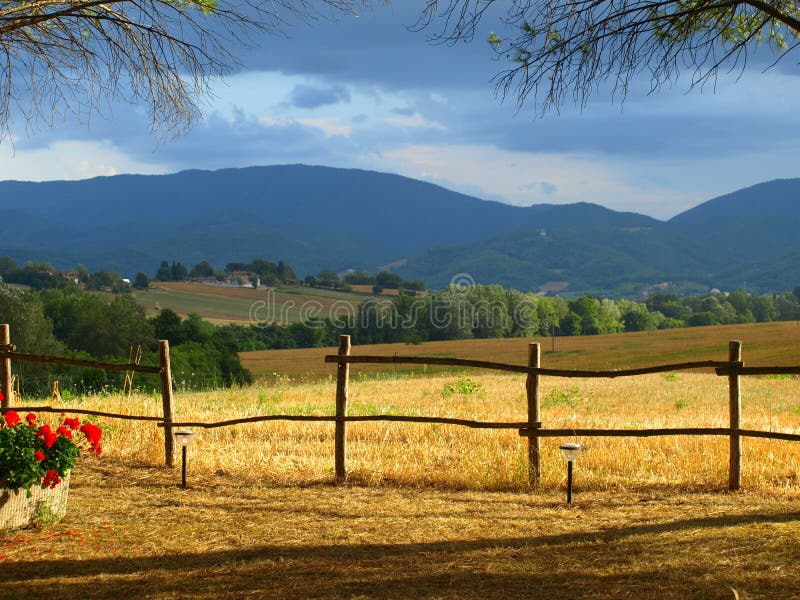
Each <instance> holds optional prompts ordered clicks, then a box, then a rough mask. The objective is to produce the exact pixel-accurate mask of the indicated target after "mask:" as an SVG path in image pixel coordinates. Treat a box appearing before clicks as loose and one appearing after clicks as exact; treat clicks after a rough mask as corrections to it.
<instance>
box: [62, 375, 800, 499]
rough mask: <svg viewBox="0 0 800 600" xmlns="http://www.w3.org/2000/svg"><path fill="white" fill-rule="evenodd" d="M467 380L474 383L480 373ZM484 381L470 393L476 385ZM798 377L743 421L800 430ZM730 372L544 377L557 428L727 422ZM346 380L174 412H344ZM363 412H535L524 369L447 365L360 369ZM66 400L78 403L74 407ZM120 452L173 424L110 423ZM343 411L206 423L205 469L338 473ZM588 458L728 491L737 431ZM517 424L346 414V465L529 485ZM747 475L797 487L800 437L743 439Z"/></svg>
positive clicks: (778, 386)
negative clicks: (340, 405) (371, 372)
mask: <svg viewBox="0 0 800 600" xmlns="http://www.w3.org/2000/svg"><path fill="white" fill-rule="evenodd" d="M468 384H469V385H468ZM475 385H477V386H478V389H476V390H474V391H472V392H470V391H469V389H470V388H471V386H475ZM798 392H800V380H799V379H797V378H776V377H772V378H763V377H762V378H756V377H750V378H743V400H742V405H743V409H742V426H743V427H744V428H747V429H762V430H774V431H785V432H793V433H797V432H800V401H798ZM727 394H728V388H727V379H726V378H724V377H717V376H715V375H713V374H706V373H675V374H672V373H670V374H662V375H652V376H644V377H635V378H622V379H614V380H597V379H577V380H576V379H560V378H549V377H545V378H543V383H542V389H541V404H542V413H541V420H542V422H543V424H544V426H545V427H547V428H570V427H574V428H592V427H594V428H659V427H726V426H728V424H729V422H728V408H727V406H728V399H727V398H728V395H727ZM334 399H335V383H334V382H333V381H332V380H331V381H328V382H317V383H301V384H297V383H287V382H284V383H281V384H278V385H274V386H253V387H248V388H242V389H234V390H216V391H210V392H204V393H180V392H179V393H178V394H177V396H176V409H175V410H176V416H175V418H176V420H177V421H178V422H180V421H201V422H215V421H222V420H226V419H231V418H238V417H249V416H256V415H267V414H305V415H332V414H334ZM160 402H161V401H160V398H159V397H157V396H133V397H132V398H130V399H120V398H117V397H113V396H104V397H93V398H86V399H84V400H83V401H82V402H81V406H82V407H84V408H88V407H91V408H95V409H98V410H109V411H120V410H127V411H130V413H131V414H149V415H157V414H159V410H160ZM349 408H350V410H349V412H350V414H351V415H363V414H368V415H374V414H392V415H416V416H419V415H422V416H442V417H455V418H467V419H477V420H483V421H509V422H520V421H525V420H526V418H527V416H526V399H525V385H524V377H523V376H519V375H506V374H499V375H482V376H476V375H474V374H473V375H464V374H440V375H437V376H428V377H417V376H408V375H403V376H399V377H398V378H396V379H395V378H379V379H363V378H362V380H359V379H356V380H354V381H352V382H351V384H350V399H349ZM65 410H69V409H68V407H67V406H65ZM103 424H104V427H105V429H106V434H105V435H106V441H105V448H106V451H107V453H108V454H109V456H111V457H115V458H120V459H122V460H126V461H134V462H137V463H145V464H153V465H157V464H159V462H160V461H161V460H163V459H162V456H163V438H162V430H160V429H158V428H157V427H156V426H155V425H151V424H142V423H139V422H123V421H113V422H112V421H105V422H104V423H103ZM333 431H334V427H333V424H332V423H307V422H303V423H298V422H283V421H272V422H267V423H255V424H245V425H237V426H232V427H225V428H218V429H205V430H203V429H200V430H198V435H197V438H198V439H197V442H196V444H195V445H194V446H193V447H192V448H191V457H192V459H191V463H192V471H193V472H203V473H211V474H217V475H225V476H233V477H236V478H238V479H240V480H243V481H251V482H268V483H270V484H273V485H295V484H297V485H305V484H312V483H320V482H331V481H332V480H333V473H332V467H333ZM564 441H567V440H566V439H561V438H545V439H542V441H541V445H542V485H543V486H544V488H545V489H550V490H552V489H557V488H558V487H559V486H560V485H562V484H563V481H564V464H563V461H562V460H561V458H560V456H559V452H558V446H559V444H560V443H562V442H564ZM569 441H578V442H580V443H582V444H583V445H584V446H585V448H586V450H585V452H584V454H583V455H582V456H581V458H580V461H579V463H578V464H577V466H576V483H577V485H578V486H579V487H580V488H581V489H583V490H611V489H621V488H630V489H643V488H649V487H652V486H661V487H667V488H674V489H724V488H725V487H726V485H727V465H728V440H727V438H725V437H688V436H680V437H653V438H588V437H587V438H581V437H580V436H578V437H570V438H569ZM526 443H527V441H526V440H525V439H524V438H520V437H519V435H518V433H517V431H516V430H515V429H511V430H473V429H466V428H463V427H457V426H450V425H429V424H409V423H385V422H378V423H375V422H370V423H350V424H348V471H349V477H350V480H351V481H353V482H356V483H360V484H366V485H374V484H383V483H391V484H397V485H403V486H433V487H441V488H448V489H471V490H526V489H528V483H527V482H528V479H527V454H526ZM743 446H744V458H743V486H744V487H745V488H747V489H760V490H768V491H771V492H778V491H783V490H794V489H797V487H798V473H799V472H800V444H798V443H796V442H784V441H775V440H764V439H751V438H745V439H744V440H743Z"/></svg>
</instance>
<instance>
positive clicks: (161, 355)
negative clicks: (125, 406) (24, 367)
mask: <svg viewBox="0 0 800 600" xmlns="http://www.w3.org/2000/svg"><path fill="white" fill-rule="evenodd" d="M12 360H17V361H21V362H32V363H42V364H59V365H68V366H72V367H89V368H92V369H102V370H105V371H128V372H131V371H133V372H137V373H151V374H154V375H159V382H160V386H161V401H162V416H161V417H150V416H138V415H123V414H119V413H101V412H98V411H90V410H84V409H72V408H70V412H74V413H77V414H88V415H96V416H102V417H108V418H112V419H125V420H131V421H159V426H163V427H164V463H165V464H166V465H167V466H169V467H171V466H172V465H174V464H175V440H174V438H173V437H172V420H173V404H174V400H173V392H172V376H171V371H170V363H169V341H167V340H159V341H158V363H159V364H158V366H157V367H156V366H148V365H138V364H120V363H112V362H103V361H95V360H84V359H79V358H67V357H65V356H47V355H39V354H26V353H24V352H17V351H16V347H15V346H14V345H13V344H12V343H11V330H10V327H9V326H8V324H2V325H0V390H2V392H3V397H2V401H0V410H2V412H6V411H7V410H10V409H11V407H12V406H13V404H14V390H13V389H12V385H11V361H12ZM20 409H21V410H37V411H40V412H64V409H53V408H52V407H38V408H33V409H26V408H20Z"/></svg>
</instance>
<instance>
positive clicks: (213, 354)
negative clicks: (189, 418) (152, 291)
mask: <svg viewBox="0 0 800 600" xmlns="http://www.w3.org/2000/svg"><path fill="white" fill-rule="evenodd" d="M0 322H1V323H8V324H9V325H10V326H11V336H12V343H14V344H15V345H16V346H17V350H19V351H20V352H28V353H32V354H44V355H58V356H66V357H71V358H85V359H97V360H110V361H116V362H128V361H129V360H131V356H132V355H135V354H136V351H137V349H138V348H139V347H141V349H142V364H157V362H158V358H157V340H159V339H168V340H169V341H170V358H171V366H172V373H173V378H174V380H175V384H176V386H178V387H183V388H187V389H196V388H214V387H226V386H232V385H242V384H246V383H250V382H251V381H252V377H251V375H250V373H249V371H247V370H246V369H244V368H243V367H242V364H241V361H240V360H239V355H238V351H239V349H238V345H237V343H236V341H235V340H234V339H233V338H232V337H231V336H230V334H229V332H227V331H225V330H223V329H220V328H218V327H215V326H214V325H212V324H211V323H208V322H206V321H204V320H203V319H202V318H200V317H199V316H198V315H189V316H188V317H186V318H181V317H180V316H178V315H177V314H176V313H174V312H173V311H171V310H169V309H164V310H161V311H160V312H159V313H158V314H157V315H155V316H152V317H148V316H147V315H146V313H145V309H144V307H142V306H141V305H139V304H137V303H136V301H135V300H134V298H133V297H132V296H131V295H127V294H124V295H116V296H113V297H112V298H109V297H108V296H103V295H100V294H95V293H90V292H88V291H85V290H83V289H82V288H80V287H78V286H74V285H73V286H67V287H59V288H51V289H46V290H42V291H23V290H20V289H17V288H14V287H11V286H8V285H0ZM12 366H13V369H14V374H15V375H16V376H17V377H18V381H19V384H20V391H21V392H22V394H23V395H35V396H41V395H46V394H47V393H48V392H49V391H50V387H51V385H52V381H53V380H54V379H57V380H59V382H60V383H61V388H62V389H69V390H73V393H74V392H75V391H77V392H81V393H87V392H102V391H104V390H111V389H119V388H121V387H122V381H123V378H124V373H119V372H105V371H100V370H97V369H89V368H80V367H66V366H62V365H38V364H26V363H22V362H14V361H12ZM137 378H138V379H137V386H139V387H140V388H142V389H156V388H157V387H158V382H157V380H156V379H155V376H149V375H139V374H137Z"/></svg>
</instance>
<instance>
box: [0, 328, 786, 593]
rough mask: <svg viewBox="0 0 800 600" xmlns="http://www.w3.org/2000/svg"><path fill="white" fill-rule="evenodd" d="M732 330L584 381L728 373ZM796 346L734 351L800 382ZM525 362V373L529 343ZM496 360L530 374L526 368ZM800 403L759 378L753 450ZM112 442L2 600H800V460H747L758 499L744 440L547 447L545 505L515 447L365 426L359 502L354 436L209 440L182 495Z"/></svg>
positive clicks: (749, 412) (456, 433)
mask: <svg viewBox="0 0 800 600" xmlns="http://www.w3.org/2000/svg"><path fill="white" fill-rule="evenodd" d="M794 326H795V327H796V324H794ZM764 327H765V328H766V327H767V326H764ZM719 329H720V330H719V331H716V328H714V336H717V337H714V336H709V338H708V339H706V336H705V335H703V336H702V337H701V336H700V335H698V330H689V331H690V332H691V333H694V335H695V337H694V339H696V340H702V342H701V343H699V344H698V345H697V348H696V349H694V350H693V349H692V347H691V344H690V343H689V338H683V339H682V340H674V339H672V338H669V339H664V340H661V343H659V345H658V349H657V350H656V349H649V347H648V344H647V341H648V340H652V339H654V338H656V337H657V336H656V335H654V336H646V335H645V336H642V337H641V338H638V337H637V336H636V335H631V334H628V336H624V337H620V338H619V341H620V344H621V343H622V341H623V340H625V339H631V340H632V341H631V344H632V348H630V347H628V346H627V345H625V347H621V348H613V349H610V348H611V346H610V344H608V343H607V344H606V351H605V352H603V351H602V348H601V347H600V346H599V345H598V346H597V347H593V348H592V349H589V348H586V347H585V348H584V352H574V353H572V354H569V353H568V354H566V356H565V357H564V358H563V360H567V359H568V358H570V357H580V358H585V357H587V356H588V357H590V358H591V360H593V361H596V362H595V363H594V364H593V365H591V366H597V367H601V366H633V365H635V364H641V363H647V364H652V362H654V361H655V362H659V361H661V360H663V359H664V358H665V357H672V359H674V360H687V359H695V358H725V348H726V345H727V340H728V339H729V337H730V334H731V333H734V330H731V329H725V328H719ZM750 329H751V330H759V329H761V327H751V328H750ZM792 331H793V330H791V328H790V327H789V326H788V325H786V324H784V327H783V328H781V329H772V330H769V331H764V332H760V333H759V334H758V335H756V334H752V336H751V337H750V338H749V341H748V338H747V337H745V336H743V335H739V336H736V335H734V336H733V337H742V338H743V339H744V340H745V358H746V359H748V357H749V356H750V354H753V355H755V356H760V357H761V359H759V360H757V359H755V358H753V359H752V360H750V364H756V363H758V364H762V363H770V364H772V363H776V362H783V363H784V364H788V363H790V362H792V361H793V360H794V359H795V357H796V354H793V352H794V353H796V352H797V348H796V347H794V346H797V345H798V344H797V337H794V338H792ZM666 333H669V334H670V335H675V334H677V333H680V332H666ZM738 333H740V334H741V333H747V331H744V330H739V331H738ZM751 333H752V331H751ZM794 335H795V336H797V333H794ZM717 338H718V339H717ZM607 339H608V338H607ZM767 339H771V340H772V344H771V345H768V344H766V341H765V340H767ZM758 340H761V341H762V344H763V346H759V345H758V343H757V341H758ZM501 341H502V340H501ZM501 341H497V342H494V343H498V344H499V343H500V342H501ZM577 341H578V340H576V342H577ZM586 341H588V342H591V341H592V340H591V339H590V338H586ZM612 341H613V339H612ZM514 342H515V344H516V345H515V346H513V348H514V356H515V357H516V356H518V355H519V357H520V358H523V357H524V356H525V343H526V341H525V340H515V341H514ZM568 342H569V340H565V339H557V340H556V344H557V349H560V347H559V346H558V345H559V344H565V346H564V351H565V352H568V347H567V346H566V344H567V343H568ZM483 344H484V342H482V341H473V342H472V346H473V351H474V352H476V353H481V352H483V353H484V354H482V355H481V357H483V358H486V357H488V356H487V353H488V352H489V350H481V349H480V348H479V347H481V346H483ZM637 344H638V345H637ZM467 347H468V346H464V347H462V348H461V350H464V349H466V348H467ZM759 348H760V349H759ZM413 349H414V350H417V348H416V347H415V348H413ZM369 351H374V352H378V351H379V352H381V353H382V352H384V350H383V349H378V350H376V349H374V348H370V349H369ZM712 351H713V352H712ZM707 353H712V354H713V356H707ZM759 353H761V354H759ZM776 353H777V354H776ZM457 354H458V355H460V356H463V355H464V354H465V353H464V352H458V353H457ZM642 355H644V356H642ZM601 357H602V358H601ZM491 358H492V359H494V360H506V359H509V360H511V358H510V351H509V354H506V355H503V354H500V352H499V348H498V349H496V351H495V352H493V353H492V354H491ZM635 359H640V361H641V362H636V361H635ZM597 361H599V362H597ZM514 362H524V360H516V361H514ZM543 362H544V364H545V365H547V364H549V357H548V355H547V354H545V356H544V361H543ZM566 364H568V365H573V363H571V362H570V363H566ZM562 366H563V365H562ZM318 374H320V373H318ZM312 379H313V378H312ZM798 392H800V379H799V378H796V377H778V376H773V377H750V378H744V381H743V392H742V405H743V411H742V415H743V417H742V418H743V427H745V428H755V429H772V430H778V431H789V432H795V433H797V432H800V400H798V398H799V397H800V395H799V394H798ZM334 397H335V384H334V382H333V381H332V380H326V379H322V380H320V379H316V380H310V381H308V382H298V381H290V378H287V377H281V378H279V379H276V380H275V381H273V382H271V383H269V384H267V383H262V384H260V385H257V386H253V387H248V388H242V389H233V390H217V391H209V392H203V393H196V392H195V393H186V392H180V391H179V392H178V393H177V395H176V413H177V417H176V418H177V419H178V420H179V421H180V420H185V421H194V420H197V421H202V422H212V421H219V420H223V419H228V418H233V417H240V416H253V415H262V414H328V415H330V414H333V412H334ZM541 397H542V421H543V422H544V423H545V424H546V426H547V427H553V428H557V427H563V428H569V427H581V426H585V427H617V428H621V427H681V426H712V427H713V426H725V425H726V424H727V403H728V400H727V381H726V380H725V378H720V377H717V376H715V375H714V374H711V373H683V372H679V373H664V374H660V375H650V376H645V377H637V378H626V379H613V380H590V379H569V380H566V379H558V378H552V377H544V378H543V381H542V390H541ZM75 402H77V403H78V404H77V405H79V406H80V407H81V408H95V409H99V410H113V411H122V412H130V413H131V414H152V415H156V414H158V412H159V406H160V398H158V397H157V396H154V395H142V394H139V395H133V396H132V397H130V398H120V397H115V396H108V395H105V396H96V397H87V398H78V399H76V400H75ZM525 407H526V402H525V385H524V377H523V376H520V375H509V374H491V373H480V374H478V373H474V372H466V373H448V372H440V373H433V374H428V375H425V376H423V375H420V374H415V373H406V372H398V373H397V374H394V373H393V372H390V373H386V374H382V375H373V376H359V375H358V374H355V375H354V376H353V378H352V381H351V385H350V414H353V415H357V414H410V415H438V416H448V417H463V418H475V419H481V420H504V421H522V420H525V414H526V408H525ZM69 408H70V406H69V405H65V406H64V410H65V411H69ZM99 422H100V424H101V425H102V426H103V428H104V431H105V449H106V453H105V455H104V456H103V457H101V458H100V459H99V460H94V459H85V460H83V461H82V462H81V464H80V465H79V468H78V469H77V470H76V472H75V473H74V476H73V486H72V491H71V498H70V509H69V513H68V514H67V517H66V518H65V519H64V520H63V521H62V522H61V523H59V524H57V525H54V526H52V527H49V528H43V529H41V530H33V531H22V532H8V533H5V534H0V556H2V558H0V565H1V566H0V597H2V598H26V599H29V598H52V597H53V596H54V595H55V596H56V597H59V598H119V597H120V596H123V597H125V598H145V597H150V598H188V597H194V598H208V599H211V598H272V597H275V598H305V597H309V598H311V597H321V598H323V597H324V598H375V597H377V598H409V597H422V598H509V597H522V596H525V597H532V598H573V597H574V598H619V597H631V598H654V599H655V598H659V599H661V598H676V599H679V598H680V599H682V598H721V599H722V598H728V599H731V598H736V597H738V598H797V597H798V592H797V581H798V577H799V576H800V510H798V506H800V504H799V503H800V479H799V478H800V444H798V443H797V442H782V441H772V440H762V439H745V440H744V442H743V445H744V457H743V478H742V486H743V490H742V491H741V492H736V493H730V492H727V491H726V490H727V459H728V448H727V440H726V439H725V438H721V437H705V438H701V437H670V438H634V439H631V438H608V439H604V438H584V439H581V438H580V437H578V438H575V437H569V438H564V439H559V438H553V439H545V440H542V483H541V485H540V486H537V487H533V488H532V487H531V486H530V484H529V483H528V480H527V471H526V450H525V448H526V446H525V441H524V440H523V439H521V438H520V437H519V436H518V434H517V432H516V431H515V430H503V431H481V430H471V429H465V428H459V427H453V426H443V425H423V424H399V423H352V424H349V425H348V467H349V475H348V480H347V483H346V484H344V485H341V486H336V485H334V478H333V425H332V424H331V423H297V422H294V423H288V422H269V423H260V424H248V425H239V426H234V427H227V428H218V429H205V430H203V429H198V430H197V438H198V439H197V440H196V442H195V443H194V444H193V445H192V446H191V447H190V448H189V468H188V479H189V489H187V490H182V489H180V488H179V487H178V486H177V485H176V484H177V483H178V482H179V480H180V469H179V466H176V467H175V468H173V469H167V468H165V467H161V466H159V465H160V464H161V463H162V462H163V438H162V437H161V435H160V430H159V429H158V428H157V427H156V426H154V425H151V424H145V425H143V424H140V423H138V424H137V423H132V422H126V421H110V420H106V419H100V420H99ZM564 441H578V442H581V443H582V444H583V445H584V448H585V450H584V453H583V454H582V456H581V457H580V459H579V460H578V461H577V462H576V464H575V502H574V504H573V505H572V506H567V505H566V503H565V502H564V484H565V465H564V462H563V460H562V459H561V457H560V456H559V452H558V445H559V444H560V443H562V442H564Z"/></svg>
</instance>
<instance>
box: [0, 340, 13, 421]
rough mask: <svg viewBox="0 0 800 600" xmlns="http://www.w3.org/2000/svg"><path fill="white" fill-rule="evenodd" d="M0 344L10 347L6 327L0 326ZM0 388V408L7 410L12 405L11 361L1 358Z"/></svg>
mask: <svg viewBox="0 0 800 600" xmlns="http://www.w3.org/2000/svg"><path fill="white" fill-rule="evenodd" d="M0 344H2V345H4V346H10V345H11V328H10V327H9V326H8V325H7V324H4V325H0ZM0 386H2V390H3V402H2V403H0V406H2V407H3V408H8V407H9V406H11V405H12V404H13V400H14V398H13V395H14V390H13V389H11V359H10V358H3V359H2V360H0Z"/></svg>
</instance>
